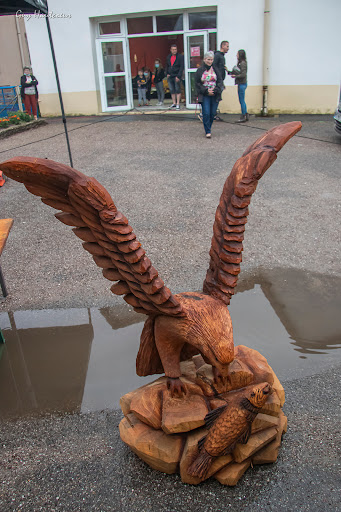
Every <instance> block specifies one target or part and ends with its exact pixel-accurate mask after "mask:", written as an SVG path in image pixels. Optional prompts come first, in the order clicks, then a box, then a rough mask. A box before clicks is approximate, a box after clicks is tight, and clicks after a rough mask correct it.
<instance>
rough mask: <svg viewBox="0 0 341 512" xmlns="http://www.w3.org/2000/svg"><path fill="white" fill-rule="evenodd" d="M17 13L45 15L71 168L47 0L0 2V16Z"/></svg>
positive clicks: (69, 149) (5, 0)
mask: <svg viewBox="0 0 341 512" xmlns="http://www.w3.org/2000/svg"><path fill="white" fill-rule="evenodd" d="M18 11H19V13H20V14H35V13H39V12H40V13H41V14H42V15H45V20H46V27H47V32H48V35H49V41H50V47H51V54H52V60H53V66H54V72H55V75H56V81H57V88H58V95H59V102H60V108H61V111H62V119H63V124H64V130H65V137H66V144H67V149H68V153H69V159H70V165H71V167H73V163H72V156H71V148H70V142H69V135H68V132H67V126H66V117H65V112H64V105H63V98H62V92H61V89H60V83H59V76H58V69H57V62H56V57H55V53H54V47H53V41H52V34H51V28H50V22H49V16H48V5H47V0H2V1H1V3H0V16H5V15H11V14H17V13H18Z"/></svg>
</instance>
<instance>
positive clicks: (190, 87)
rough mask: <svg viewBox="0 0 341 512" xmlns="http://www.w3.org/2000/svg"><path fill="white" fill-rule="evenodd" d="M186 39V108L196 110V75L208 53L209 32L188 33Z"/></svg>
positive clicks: (185, 35)
mask: <svg viewBox="0 0 341 512" xmlns="http://www.w3.org/2000/svg"><path fill="white" fill-rule="evenodd" d="M184 39H185V40H184V50H185V74H186V107H187V108H195V107H196V103H197V93H196V89H195V73H196V71H197V69H198V67H200V66H201V64H202V61H203V58H204V54H205V52H207V51H208V31H207V30H204V31H202V32H193V31H192V32H186V33H185V34H184Z"/></svg>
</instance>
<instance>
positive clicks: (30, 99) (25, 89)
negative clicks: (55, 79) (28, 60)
mask: <svg viewBox="0 0 341 512" xmlns="http://www.w3.org/2000/svg"><path fill="white" fill-rule="evenodd" d="M20 85H21V92H20V94H21V98H22V100H23V102H24V105H25V110H26V113H27V114H28V115H31V109H32V115H33V117H34V119H38V116H37V111H38V89H37V85H38V80H37V79H36V77H35V76H34V75H32V70H31V68H29V67H25V68H24V74H23V75H22V77H21V78H20Z"/></svg>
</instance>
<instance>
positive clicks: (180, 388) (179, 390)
mask: <svg viewBox="0 0 341 512" xmlns="http://www.w3.org/2000/svg"><path fill="white" fill-rule="evenodd" d="M167 389H169V391H170V394H171V397H172V398H182V396H183V395H185V394H186V387H185V385H184V384H183V383H182V382H181V380H180V379H179V377H176V378H174V377H167Z"/></svg>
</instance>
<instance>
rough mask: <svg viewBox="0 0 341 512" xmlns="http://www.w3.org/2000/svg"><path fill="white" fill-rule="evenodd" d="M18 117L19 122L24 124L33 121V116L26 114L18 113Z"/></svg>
mask: <svg viewBox="0 0 341 512" xmlns="http://www.w3.org/2000/svg"><path fill="white" fill-rule="evenodd" d="M18 117H19V118H20V119H21V121H24V122H25V123H28V122H30V121H33V116H30V115H29V114H26V112H18Z"/></svg>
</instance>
